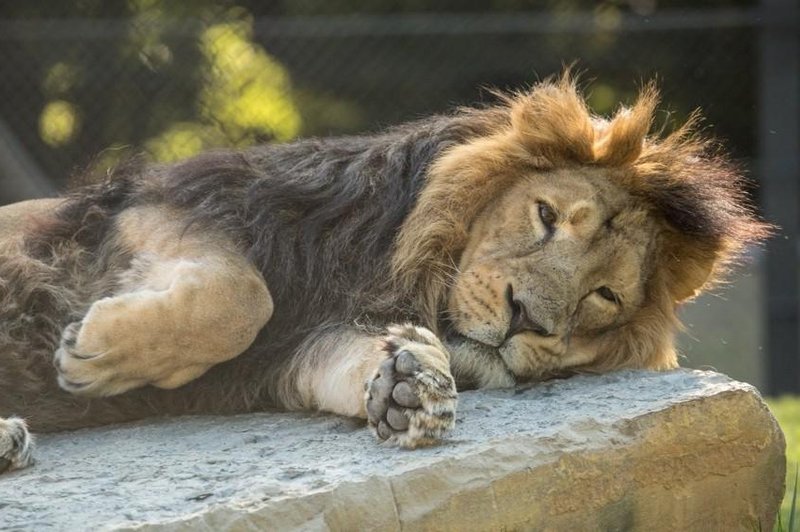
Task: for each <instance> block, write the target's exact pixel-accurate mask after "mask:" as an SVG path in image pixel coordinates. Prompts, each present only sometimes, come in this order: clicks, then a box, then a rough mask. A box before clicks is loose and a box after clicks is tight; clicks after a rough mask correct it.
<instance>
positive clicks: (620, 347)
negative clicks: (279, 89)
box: [0, 73, 769, 470]
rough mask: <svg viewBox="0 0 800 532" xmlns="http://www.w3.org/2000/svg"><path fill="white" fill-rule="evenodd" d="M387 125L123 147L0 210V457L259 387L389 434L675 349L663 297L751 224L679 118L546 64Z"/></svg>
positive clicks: (703, 143) (716, 164)
mask: <svg viewBox="0 0 800 532" xmlns="http://www.w3.org/2000/svg"><path fill="white" fill-rule="evenodd" d="M498 95H499V98H498V101H497V102H496V103H494V104H492V105H488V106H483V107H476V108H464V109H458V110H456V111H454V112H452V113H450V114H447V115H442V116H434V117H431V118H427V119H422V120H419V121H416V122H412V123H409V124H405V125H401V126H398V127H393V128H391V129H389V130H387V131H385V132H381V133H377V134H369V135H362V136H351V137H342V138H322V139H308V140H300V141H297V142H293V143H288V144H270V145H263V146H257V147H253V148H249V149H245V150H240V151H233V150H228V151H224V150H223V151H216V152H210V153H205V154H201V155H199V156H197V157H194V158H191V159H188V160H185V161H183V162H178V163H174V164H148V163H144V162H141V161H132V162H129V163H126V164H123V165H120V166H119V167H118V168H116V169H115V170H113V171H112V172H110V175H108V176H107V177H106V178H104V179H103V180H101V181H100V182H96V183H92V184H87V185H84V186H81V187H78V188H76V189H74V190H73V191H71V192H70V193H69V194H68V195H66V196H65V197H63V198H57V199H51V200H41V201H38V202H32V203H24V204H19V205H15V206H10V207H6V208H4V209H3V210H0V227H2V229H3V238H2V244H0V323H1V324H2V328H1V329H0V416H3V417H2V418H0V460H2V462H3V464H4V467H5V468H6V469H9V470H10V469H18V468H22V467H25V466H27V465H29V464H30V463H31V462H32V460H33V459H32V453H31V447H32V446H31V437H30V435H29V432H28V430H32V431H35V432H36V431H38V432H47V431H60V430H70V429H76V428H80V427H89V426H96V425H102V424H110V423H119V422H125V421H131V420H137V419H141V418H145V417H148V416H157V415H181V414H200V413H204V414H231V413H244V412H252V411H257V410H263V409H266V408H274V407H279V408H282V409H287V410H318V411H324V412H331V413H334V414H339V415H342V416H351V417H357V418H363V419H365V420H366V421H367V424H368V425H369V426H370V427H371V429H372V430H373V432H374V433H375V434H376V436H377V438H378V440H379V441H381V442H386V443H388V444H394V445H398V446H402V447H408V448H413V447H417V446H421V445H428V444H432V443H435V442H437V441H440V440H441V439H442V438H445V437H446V434H447V431H448V430H450V429H451V428H452V427H453V426H454V420H455V414H456V403H457V394H458V391H460V390H465V389H476V388H497V387H511V386H514V385H516V384H518V383H523V382H535V381H540V380H544V379H549V378H553V377H560V376H568V375H571V374H576V373H597V372H606V371H611V370H615V369H620V368H644V369H650V370H668V369H671V368H675V367H677V365H678V362H677V355H676V350H675V346H674V337H675V333H676V330H677V329H678V327H679V323H678V319H677V318H676V308H677V306H678V305H679V304H680V303H681V302H684V301H686V300H689V299H691V298H692V297H694V296H695V295H696V294H697V293H698V292H699V291H701V290H703V289H705V288H708V287H709V286H711V285H713V284H714V283H715V282H717V281H719V280H720V279H721V278H722V276H723V275H724V273H725V272H726V270H727V269H728V266H729V265H730V264H732V263H733V261H735V260H736V259H737V257H739V256H740V255H741V252H742V250H743V248H744V246H746V245H748V244H751V243H754V242H758V241H760V240H762V239H763V238H765V237H766V236H767V234H768V232H769V227H768V226H767V225H766V224H765V223H763V222H761V221H760V220H759V219H758V218H757V216H756V215H755V213H754V209H753V207H752V205H751V203H750V202H749V200H748V198H747V195H746V193H745V188H744V185H743V180H742V177H741V174H740V172H739V171H738V169H737V168H736V167H735V166H734V165H733V164H732V163H731V162H730V161H729V159H728V158H727V157H726V156H725V154H724V153H723V152H722V151H721V150H720V149H719V148H718V147H717V144H716V143H715V142H713V141H712V140H710V139H708V138H706V137H704V136H703V135H702V134H700V133H697V129H698V128H697V116H696V115H693V116H692V117H691V118H690V119H689V120H688V122H687V123H686V124H684V125H683V126H681V127H679V128H677V129H676V130H675V131H674V132H672V133H671V134H663V133H655V134H651V129H653V127H652V124H653V117H654V113H655V109H656V106H657V102H658V93H657V90H656V88H655V86H654V85H653V84H648V85H645V86H644V87H643V89H642V90H641V92H640V94H639V96H638V99H637V100H636V102H635V103H634V104H633V105H632V106H630V107H621V108H620V109H619V110H618V111H617V112H616V113H614V114H613V116H611V117H607V118H603V117H600V116H596V115H594V114H592V113H591V112H590V111H589V109H588V107H587V104H586V103H585V99H584V97H583V95H582V92H581V90H580V89H579V87H578V85H577V83H576V81H575V79H574V77H573V76H571V75H570V74H569V73H566V74H563V75H561V76H559V77H557V78H549V79H546V80H544V81H541V82H539V83H537V84H535V85H533V86H532V87H531V88H529V89H527V90H524V91H520V92H515V93H510V94H509V93H506V94H498Z"/></svg>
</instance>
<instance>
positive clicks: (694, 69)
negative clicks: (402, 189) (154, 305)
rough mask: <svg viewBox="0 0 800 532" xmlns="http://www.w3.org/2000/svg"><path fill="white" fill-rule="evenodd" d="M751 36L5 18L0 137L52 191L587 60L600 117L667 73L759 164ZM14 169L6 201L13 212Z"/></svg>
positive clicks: (594, 26)
mask: <svg viewBox="0 0 800 532" xmlns="http://www.w3.org/2000/svg"><path fill="white" fill-rule="evenodd" d="M143 4H144V5H146V4H147V3H143ZM155 5H158V4H157V3H156V4H155ZM647 20H649V21H650V22H647ZM750 22H751V21H750V20H749V19H748V17H747V12H745V11H737V12H730V11H720V10H717V11H708V12H697V13H694V14H692V13H686V15H685V16H674V15H670V16H661V15H659V14H658V13H653V14H652V16H651V17H650V18H649V19H642V18H641V17H639V16H636V15H633V14H631V13H629V12H625V11H622V10H619V9H614V10H610V9H606V10H596V11H588V12H579V13H570V14H564V13H561V14H559V13H557V12H540V13H530V12H500V13H496V12H495V13H492V12H486V13H438V14H429V13H421V14H394V15H392V14H380V15H368V16H356V17H353V16H326V17H312V16H304V17H292V18H289V17H271V18H253V17H252V15H251V14H250V13H249V12H248V11H246V10H244V9H228V10H225V11H221V12H219V13H217V14H216V16H215V17H213V20H202V19H198V18H192V19H178V18H167V17H165V16H164V15H163V14H161V13H160V12H159V11H157V10H156V11H153V12H149V11H148V10H147V9H142V10H140V11H138V12H137V11H135V10H132V13H131V14H130V16H129V17H127V18H122V19H119V18H118V19H111V20H106V19H77V20H76V19H66V20H59V19H46V20H44V19H26V20H0V72H1V73H2V79H3V80H4V83H3V84H2V86H1V87H0V120H2V126H0V132H1V133H0V134H2V135H3V136H4V137H5V140H6V141H7V142H15V143H16V145H17V150H16V151H18V153H17V157H21V156H23V154H24V156H25V157H26V158H27V164H26V167H25V168H26V172H31V171H35V172H36V173H37V174H39V175H41V176H42V177H43V178H44V179H45V180H47V181H49V182H52V183H53V184H54V185H55V186H56V187H59V188H60V187H62V186H63V184H64V182H65V180H66V178H67V177H68V176H69V175H71V174H74V173H75V172H76V171H78V170H82V169H85V168H87V167H89V168H90V171H103V169H104V168H105V167H106V166H108V165H109V164H111V163H113V162H114V161H116V160H118V159H119V158H120V157H122V156H124V155H126V154H127V153H129V152H131V151H145V152H147V153H149V154H150V155H151V156H153V157H154V158H157V159H174V158H180V157H184V156H187V155H190V154H192V153H194V152H197V151H199V150H201V149H204V148H207V147H211V146H222V145H243V144H248V143H252V142H259V141H265V140H280V141H282V140H288V139H291V138H294V137H296V136H300V135H303V136H307V135H329V134H339V133H351V132H356V131H364V130H374V129H376V128H379V127H381V126H383V125H387V124H392V123H396V122H399V121H402V120H407V119H411V118H414V117H417V116H420V115H424V114H427V113H431V112H436V111H442V110H445V109H447V108H450V107H452V106H453V105H457V104H470V103H474V102H477V101H480V100H485V99H487V98H490V96H489V95H488V93H487V92H486V91H485V90H482V89H484V88H486V87H499V88H519V87H522V86H524V85H525V84H529V83H531V82H532V81H535V80H536V79H537V77H540V76H546V75H549V74H552V73H556V72H558V71H559V70H560V69H561V68H562V67H563V65H564V64H567V63H572V62H574V61H578V62H577V66H578V69H579V70H584V71H585V72H586V73H587V75H586V79H587V81H590V80H591V79H594V80H595V81H594V83H588V84H587V85H588V88H589V96H590V102H591V104H592V105H593V106H594V107H595V108H596V109H597V110H598V111H600V112H605V111H609V110H611V108H612V107H613V106H614V105H616V104H617V102H619V101H620V100H622V101H625V100H629V99H630V98H631V96H632V94H633V93H634V92H635V90H636V87H637V85H639V84H641V82H642V81H643V80H647V79H649V78H653V77H657V78H658V79H659V80H660V85H661V87H662V90H663V93H664V100H665V106H664V108H665V109H667V110H671V111H674V112H675V113H676V115H677V116H678V117H680V116H683V115H685V114H686V113H687V112H689V111H690V110H691V109H693V108H694V107H698V106H699V107H702V108H703V109H704V110H705V112H706V115H707V116H708V118H709V122H710V123H711V124H712V125H713V129H714V132H715V133H717V134H719V135H721V136H722V137H725V138H727V139H728V140H729V141H730V146H731V147H732V148H733V150H734V152H735V154H736V155H738V156H742V157H749V156H751V155H752V154H753V153H754V130H755V128H754V127H753V125H754V121H755V91H754V88H755V80H754V69H753V68H752V65H753V64H754V61H755V57H754V53H755V52H754V46H755V40H754V35H755V32H754V30H753V28H752V25H751V23H750ZM20 152H21V153H20ZM2 164H3V163H2V161H0V166H1V165H2ZM6 166H9V165H8V164H6ZM34 169H35V170H34ZM8 172H9V169H8V168H6V169H5V171H4V172H3V175H4V181H3V182H2V184H0V201H2V200H5V201H9V200H12V199H18V194H17V193H16V191H15V190H14V189H13V187H12V185H11V182H10V180H9V178H8V175H7V173H8ZM25 178H26V176H18V177H17V180H19V179H22V180H24V179H25Z"/></svg>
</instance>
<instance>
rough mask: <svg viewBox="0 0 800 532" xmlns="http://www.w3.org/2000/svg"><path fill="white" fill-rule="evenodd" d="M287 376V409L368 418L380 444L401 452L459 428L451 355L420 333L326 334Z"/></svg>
mask: <svg viewBox="0 0 800 532" xmlns="http://www.w3.org/2000/svg"><path fill="white" fill-rule="evenodd" d="M287 375H288V376H289V377H288V378H289V379H290V382H289V383H288V384H289V385H288V386H287V387H286V388H285V389H286V390H287V392H286V394H287V397H286V399H287V401H286V402H287V403H289V405H290V406H294V407H301V408H317V409H319V410H324V411H327V412H334V413H337V414H342V415H346V416H355V417H362V418H366V419H367V420H368V421H369V424H370V426H371V427H372V428H373V430H374V431H375V433H376V435H377V436H378V438H379V439H381V440H384V441H388V442H391V443H396V444H398V445H401V446H403V447H417V446H419V445H425V444H428V443H432V442H435V441H437V440H439V439H441V438H442V436H443V435H444V433H445V432H446V431H447V430H449V429H451V428H452V427H453V426H454V423H455V408H456V387H455V381H454V380H453V377H452V375H451V374H450V368H449V355H448V353H447V349H446V348H445V347H444V345H443V344H442V343H441V342H440V341H439V339H438V338H436V336H435V335H434V334H433V333H432V332H431V331H429V330H427V329H424V328H422V327H414V326H412V325H397V326H392V327H389V328H388V330H387V332H386V334H385V335H383V336H374V335H368V334H364V333H359V332H355V331H352V330H347V331H340V332H338V333H327V334H325V335H324V336H322V337H319V338H316V339H314V340H313V341H311V342H309V343H308V344H307V345H305V346H303V350H302V351H301V352H300V353H299V354H298V358H297V362H296V363H295V366H294V367H293V368H292V371H290V372H289V373H288V374H287Z"/></svg>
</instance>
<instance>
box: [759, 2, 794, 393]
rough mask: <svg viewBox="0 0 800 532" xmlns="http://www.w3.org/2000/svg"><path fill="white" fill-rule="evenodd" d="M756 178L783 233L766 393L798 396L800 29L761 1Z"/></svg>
mask: <svg viewBox="0 0 800 532" xmlns="http://www.w3.org/2000/svg"><path fill="white" fill-rule="evenodd" d="M761 8H762V21H761V24H762V26H761V31H760V65H759V68H760V72H759V78H758V79H759V106H758V108H759V110H760V116H759V133H758V138H759V174H760V175H759V177H760V181H761V190H762V204H763V207H764V212H765V213H766V216H767V218H768V219H769V220H770V221H772V222H773V223H775V224H776V225H778V226H779V227H780V233H779V234H778V235H777V236H776V237H775V238H773V239H772V240H771V241H770V242H769V244H768V246H767V254H766V269H765V272H766V280H765V288H766V312H765V313H764V315H765V317H766V318H765V319H766V324H765V325H766V326H765V328H764V330H765V331H766V339H765V340H766V347H767V349H766V352H767V358H768V360H767V361H766V362H767V368H766V370H767V371H766V373H767V390H766V391H767V393H769V394H771V395H776V394H782V393H800V321H798V308H799V307H798V305H799V304H800V303H799V302H800V300H799V299H798V293H799V292H798V274H799V273H800V269H799V264H798V244H800V241H798V227H800V223H798V203H800V194H799V192H800V186H799V185H798V180H800V131H798V121H800V107H799V106H798V99H800V83H799V82H798V79H800V59H798V57H799V56H800V29H798V9H797V3H796V2H794V1H789V2H787V1H786V0H762V1H761Z"/></svg>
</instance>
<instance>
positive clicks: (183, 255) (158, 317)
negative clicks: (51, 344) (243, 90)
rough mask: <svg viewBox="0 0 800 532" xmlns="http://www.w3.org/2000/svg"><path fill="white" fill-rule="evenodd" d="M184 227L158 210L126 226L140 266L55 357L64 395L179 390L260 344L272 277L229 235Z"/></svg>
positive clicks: (75, 328)
mask: <svg viewBox="0 0 800 532" xmlns="http://www.w3.org/2000/svg"><path fill="white" fill-rule="evenodd" d="M183 228H184V224H183V223H182V221H181V220H180V217H179V216H178V215H176V214H175V213H170V212H164V211H161V210H158V209H157V208H147V209H146V210H144V209H140V210H133V212H131V213H127V214H126V216H124V217H123V222H122V223H121V224H120V229H119V232H120V240H121V241H122V242H123V244H124V245H126V246H127V247H128V248H129V249H131V250H132V251H133V254H134V259H133V261H132V264H131V267H130V269H129V270H127V271H126V272H124V274H123V276H122V279H123V282H122V287H121V288H120V290H118V291H117V294H116V295H113V296H111V297H106V298H103V299H100V300H97V301H95V302H94V303H93V304H92V305H91V307H89V310H88V312H87V313H86V314H85V316H84V317H83V319H82V320H80V321H77V322H74V323H71V324H70V325H68V326H67V327H66V328H65V329H64V331H63V333H62V336H61V344H60V347H59V348H58V350H57V351H56V356H55V365H56V369H57V370H58V373H59V376H58V379H59V384H60V385H61V387H62V388H63V389H65V390H67V391H70V392H73V393H76V394H81V395H91V396H110V395H116V394H119V393H122V392H125V391H127V390H130V389H133V388H138V387H141V386H145V385H148V384H151V385H154V386H157V387H160V388H176V387H178V386H181V385H183V384H185V383H187V382H189V381H191V380H193V379H195V378H197V377H199V376H200V375H202V374H203V373H205V372H206V371H207V370H208V369H209V368H211V367H212V366H214V365H216V364H219V363H220V362H224V361H226V360H230V359H232V358H234V357H236V356H237V355H239V354H241V353H242V352H243V351H245V350H246V349H247V348H248V347H249V346H250V344H251V343H252V342H253V340H254V339H255V337H256V335H257V334H258V332H259V331H260V330H261V328H262V327H263V326H264V325H265V324H266V323H267V321H268V320H269V319H270V317H271V316H272V305H273V304H272V298H271V296H270V293H269V290H268V289H267V285H266V282H265V281H264V278H263V277H262V276H261V274H260V273H259V272H258V271H257V270H256V269H255V267H253V265H252V264H251V263H250V262H249V261H248V260H247V258H246V257H245V256H244V255H242V254H241V253H239V252H238V251H237V250H236V249H234V248H233V246H232V245H231V244H230V243H228V242H227V241H226V240H225V239H224V237H223V236H221V235H213V234H210V233H208V232H196V233H186V232H185V231H184V230H183Z"/></svg>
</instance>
